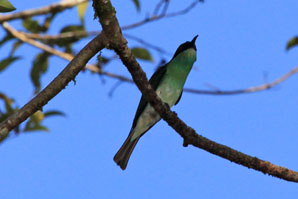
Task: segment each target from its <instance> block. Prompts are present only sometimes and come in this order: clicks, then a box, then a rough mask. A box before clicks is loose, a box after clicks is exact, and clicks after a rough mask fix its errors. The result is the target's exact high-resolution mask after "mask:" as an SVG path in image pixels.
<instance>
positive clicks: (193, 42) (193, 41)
mask: <svg viewBox="0 0 298 199" xmlns="http://www.w3.org/2000/svg"><path fill="white" fill-rule="evenodd" d="M198 36H199V35H196V36H195V37H194V38H193V39H192V40H191V43H192V44H193V45H195V42H196V39H197V38H198Z"/></svg>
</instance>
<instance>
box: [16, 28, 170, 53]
mask: <svg viewBox="0 0 298 199" xmlns="http://www.w3.org/2000/svg"><path fill="white" fill-rule="evenodd" d="M19 32H20V31H19ZM99 33H100V32H99V31H89V32H86V31H76V32H65V33H61V34H57V35H49V34H38V33H25V32H23V34H24V35H26V36H27V37H28V38H31V39H38V40H60V39H68V38H83V37H90V36H95V35H98V34H99ZM124 35H125V37H127V38H129V39H131V40H134V41H136V42H138V43H140V44H143V45H144V46H146V47H148V48H151V49H153V50H155V51H157V52H159V53H162V54H167V55H169V54H170V53H169V52H166V51H165V50H164V49H162V48H160V47H158V46H156V45H153V44H150V43H149V42H146V41H145V40H143V39H141V38H138V37H136V36H133V35H131V34H127V33H125V34H124Z"/></svg>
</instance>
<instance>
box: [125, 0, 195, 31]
mask: <svg viewBox="0 0 298 199" xmlns="http://www.w3.org/2000/svg"><path fill="white" fill-rule="evenodd" d="M199 2H200V1H199V0H195V1H193V2H192V3H191V4H190V5H189V6H187V7H186V8H184V9H182V10H179V11H177V12H172V13H168V14H165V13H162V14H160V15H153V16H151V17H149V18H145V19H144V20H141V21H139V22H136V23H133V24H129V25H126V26H122V27H121V29H122V30H128V29H132V28H136V27H138V26H141V25H144V24H146V23H149V22H153V21H157V20H159V19H163V18H169V17H175V16H178V15H183V14H186V13H187V12H189V11H190V10H192V9H193V8H194V7H195V6H196V5H197V4H198V3H199Z"/></svg>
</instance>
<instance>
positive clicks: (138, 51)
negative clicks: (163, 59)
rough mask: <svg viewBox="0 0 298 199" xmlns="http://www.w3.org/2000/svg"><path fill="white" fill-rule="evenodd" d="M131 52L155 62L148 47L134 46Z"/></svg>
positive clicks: (137, 56)
mask: <svg viewBox="0 0 298 199" xmlns="http://www.w3.org/2000/svg"><path fill="white" fill-rule="evenodd" d="M131 52H132V54H133V55H134V56H135V57H136V58H138V59H142V60H146V61H151V62H153V58H152V56H151V54H150V52H149V51H148V50H147V49H146V48H139V47H136V48H132V49H131Z"/></svg>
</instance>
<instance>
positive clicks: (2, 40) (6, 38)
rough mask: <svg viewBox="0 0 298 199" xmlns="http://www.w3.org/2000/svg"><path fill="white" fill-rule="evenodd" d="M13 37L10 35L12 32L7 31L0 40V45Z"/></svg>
mask: <svg viewBox="0 0 298 199" xmlns="http://www.w3.org/2000/svg"><path fill="white" fill-rule="evenodd" d="M14 38H15V37H14V36H12V34H10V33H7V34H6V35H5V36H4V37H3V38H2V39H1V41H0V46H1V45H3V44H4V43H5V42H7V41H9V40H11V39H14Z"/></svg>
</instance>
